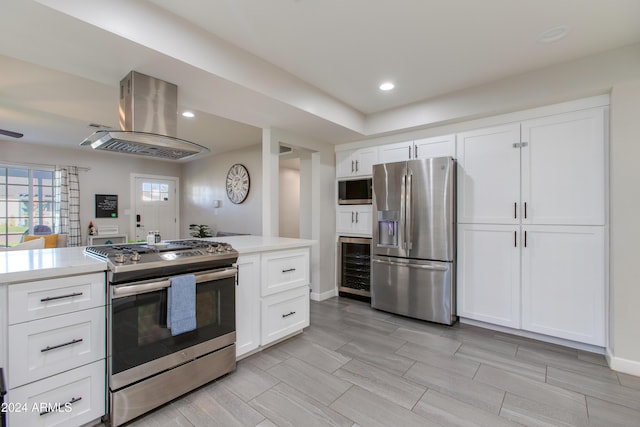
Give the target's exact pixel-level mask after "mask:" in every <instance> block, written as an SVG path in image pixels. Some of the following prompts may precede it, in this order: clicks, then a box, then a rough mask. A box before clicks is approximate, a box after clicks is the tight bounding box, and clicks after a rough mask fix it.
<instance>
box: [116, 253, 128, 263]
mask: <svg viewBox="0 0 640 427" xmlns="http://www.w3.org/2000/svg"><path fill="white" fill-rule="evenodd" d="M113 260H114V261H115V262H120V263H122V262H124V261H125V258H124V254H123V253H122V252H118V253H116V254H115V255H114V256H113Z"/></svg>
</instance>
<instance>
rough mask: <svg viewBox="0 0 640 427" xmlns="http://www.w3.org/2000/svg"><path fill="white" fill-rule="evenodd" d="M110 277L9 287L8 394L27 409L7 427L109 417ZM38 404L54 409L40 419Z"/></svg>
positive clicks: (78, 277) (68, 423)
mask: <svg viewBox="0 0 640 427" xmlns="http://www.w3.org/2000/svg"><path fill="white" fill-rule="evenodd" d="M105 279H106V277H105V273H104V272H100V273H93V274H85V275H72V276H65V277H57V278H51V279H46V280H38V281H32V282H24V283H9V284H8V290H7V302H8V306H9V308H8V316H7V317H8V326H7V329H8V340H10V341H11V343H12V345H11V348H10V349H9V350H8V351H9V354H8V356H7V368H8V369H5V375H6V376H7V383H8V386H9V393H8V394H7V396H8V399H9V401H11V402H20V403H28V405H30V406H29V408H28V409H29V411H27V412H26V413H15V412H13V413H10V414H9V425H11V426H13V425H20V426H41V425H43V426H44V425H65V426H79V425H83V424H85V423H88V422H90V421H92V420H95V419H97V418H99V417H100V416H102V415H104V414H105V410H106V408H105V387H106V382H105V381H106V366H105V358H106V347H105V343H106V338H105V333H106V326H105V321H106V310H105V286H106V284H105ZM68 402H70V403H69V408H71V410H70V411H65V408H66V406H65V403H68ZM33 404H38V405H44V406H47V407H49V408H51V407H53V408H54V409H53V410H52V411H50V412H46V410H45V411H44V412H45V413H44V414H42V415H40V412H43V411H33V410H32V405H33ZM56 405H62V407H61V408H60V407H58V409H57V410H56V409H55V408H56Z"/></svg>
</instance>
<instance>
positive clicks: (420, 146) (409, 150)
mask: <svg viewBox="0 0 640 427" xmlns="http://www.w3.org/2000/svg"><path fill="white" fill-rule="evenodd" d="M455 151H456V147H455V135H443V136H437V137H430V138H422V139H417V140H414V141H405V142H397V143H394V144H386V145H381V146H380V147H379V148H378V161H377V163H393V162H401V161H405V160H414V159H429V158H432V157H453V158H455Z"/></svg>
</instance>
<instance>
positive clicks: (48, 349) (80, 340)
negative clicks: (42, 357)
mask: <svg viewBox="0 0 640 427" xmlns="http://www.w3.org/2000/svg"><path fill="white" fill-rule="evenodd" d="M79 342H82V338H80V339H78V340H71V341H69V342H66V343H64V344H58V345H54V346H46V347H45V348H43V349H41V350H40V352H41V353H45V352H47V351H51V350H55V349H56V348H61V347H66V346H68V345H72V344H77V343H79Z"/></svg>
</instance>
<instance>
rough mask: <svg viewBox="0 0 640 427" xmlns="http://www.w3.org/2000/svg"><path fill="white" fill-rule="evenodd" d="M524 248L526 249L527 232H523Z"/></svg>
mask: <svg viewBox="0 0 640 427" xmlns="http://www.w3.org/2000/svg"><path fill="white" fill-rule="evenodd" d="M524 247H525V248H526V247H527V232H526V231H525V232H524Z"/></svg>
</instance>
